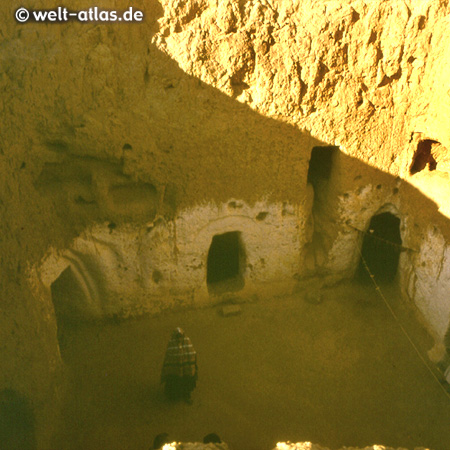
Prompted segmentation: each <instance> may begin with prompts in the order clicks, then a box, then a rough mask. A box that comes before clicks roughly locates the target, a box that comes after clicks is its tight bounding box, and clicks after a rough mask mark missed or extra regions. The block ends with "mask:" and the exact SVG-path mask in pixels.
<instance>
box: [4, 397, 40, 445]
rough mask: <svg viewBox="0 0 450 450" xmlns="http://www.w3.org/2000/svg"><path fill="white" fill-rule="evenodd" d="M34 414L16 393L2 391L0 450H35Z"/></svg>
mask: <svg viewBox="0 0 450 450" xmlns="http://www.w3.org/2000/svg"><path fill="white" fill-rule="evenodd" d="M36 448H37V447H36V438H35V430H34V414H33V411H32V409H31V407H30V405H29V404H28V402H27V400H26V399H25V398H23V397H22V396H21V395H20V394H18V393H17V392H16V391H14V390H11V389H4V390H3V391H0V449H4V450H35V449H36Z"/></svg>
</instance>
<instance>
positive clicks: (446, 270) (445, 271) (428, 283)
mask: <svg viewBox="0 0 450 450" xmlns="http://www.w3.org/2000/svg"><path fill="white" fill-rule="evenodd" d="M401 286H402V290H403V292H404V293H405V294H406V295H407V296H408V297H409V298H410V299H411V300H412V301H414V303H415V304H416V305H417V307H418V308H419V310H420V312H421V313H422V315H423V317H424V319H425V320H426V322H427V325H428V328H429V329H430V330H431V331H432V332H434V335H435V336H434V337H435V340H436V345H437V346H439V345H441V347H443V342H444V338H445V334H446V332H447V330H448V327H449V323H450V245H449V244H448V243H446V242H445V239H444V237H443V236H442V233H441V232H440V230H439V229H438V228H437V227H435V226H434V225H432V224H430V225H429V226H428V228H427V229H426V230H425V232H424V234H423V239H422V242H421V245H420V249H419V252H417V253H410V254H409V255H405V257H404V270H403V271H402V276H401ZM438 359H439V358H438Z"/></svg>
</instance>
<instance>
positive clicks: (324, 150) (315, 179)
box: [307, 147, 338, 188]
mask: <svg viewBox="0 0 450 450" xmlns="http://www.w3.org/2000/svg"><path fill="white" fill-rule="evenodd" d="M337 149H338V147H314V148H313V149H312V151H311V159H310V160H309V168H308V178H307V182H308V183H311V184H312V185H313V186H314V188H317V185H318V184H319V183H320V182H321V181H327V180H329V179H330V175H331V169H332V166H333V155H334V154H335V152H336V151H337Z"/></svg>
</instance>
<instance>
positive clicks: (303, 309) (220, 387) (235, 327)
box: [56, 283, 450, 450]
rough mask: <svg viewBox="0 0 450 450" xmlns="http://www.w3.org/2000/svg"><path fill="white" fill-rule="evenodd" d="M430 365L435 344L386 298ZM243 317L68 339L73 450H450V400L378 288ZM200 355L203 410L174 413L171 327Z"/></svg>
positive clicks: (394, 299) (351, 288)
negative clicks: (377, 447)
mask: <svg viewBox="0 0 450 450" xmlns="http://www.w3.org/2000/svg"><path fill="white" fill-rule="evenodd" d="M384 292H385V293H386V296H387V298H388V300H389V302H390V303H391V304H392V307H393V308H394V310H395V312H396V314H398V317H399V318H400V322H401V323H402V324H403V326H404V327H405V329H406V330H407V331H408V332H409V333H410V334H411V336H413V339H414V342H415V343H416V345H417V346H418V348H419V349H420V350H421V352H422V353H423V354H425V352H426V350H428V349H429V348H430V347H431V346H432V341H431V339H430V338H429V336H428V335H427V333H426V332H425V331H424V329H423V328H422V327H421V326H420V324H419V323H418V322H417V321H416V320H415V319H414V314H413V311H412V310H411V309H410V308H409V307H407V306H405V304H404V303H402V301H401V300H400V298H399V296H398V293H397V292H396V289H395V288H393V287H390V288H388V287H386V288H385V289H384ZM322 293H323V297H322V301H321V302H320V303H314V302H311V301H307V298H306V296H305V293H304V292H299V293H298V294H295V295H292V296H290V297H286V298H285V297H283V298H274V299H272V300H270V301H257V302H252V303H245V304H242V305H241V308H242V313H241V314H240V315H237V316H230V317H222V316H221V315H220V314H218V308H205V309H200V310H194V311H185V312H178V313H170V314H164V315H161V316H158V317H151V318H149V317H147V318H141V319H139V320H129V321H126V322H122V323H116V324H112V323H111V324H103V325H102V326H98V325H97V326H93V325H91V326H84V327H80V328H78V329H76V330H75V329H74V330H71V331H69V330H68V331H66V337H65V338H66V346H65V349H64V353H63V356H64V358H65V361H66V363H67V370H68V372H69V374H70V379H71V385H72V388H71V390H70V395H69V398H68V400H67V402H66V404H65V408H64V418H65V420H64V421H65V426H64V427H63V428H62V429H61V432H60V435H59V437H58V442H57V444H56V448H58V449H61V450H75V449H77V450H79V449H83V450H90V449H92V450H94V449H95V450H99V449H104V450H116V449H117V450H119V449H120V450H125V449H130V450H131V449H133V450H144V449H145V450H148V449H149V448H151V445H152V442H153V438H154V437H155V435H156V434H158V433H161V432H167V433H169V435H170V437H171V438H172V440H177V441H201V440H202V438H203V436H205V435H206V434H208V433H210V432H216V433H218V434H219V435H220V436H221V438H222V439H223V440H224V441H225V442H227V443H228V444H229V446H230V449H231V450H270V449H272V448H273V447H274V446H275V444H276V442H278V441H291V442H296V441H312V442H315V443H318V444H321V445H324V446H327V447H329V448H331V449H336V448H339V447H341V446H344V445H345V446H361V447H363V446H366V445H373V444H381V445H386V446H392V447H400V446H401V447H407V448H409V449H413V448H414V447H419V446H424V447H430V448H432V449H435V450H448V449H449V448H450V399H449V398H448V397H447V396H446V395H445V392H443V390H442V389H441V387H440V386H439V384H438V383H437V382H436V380H435V379H434V378H433V377H432V376H431V374H430V373H429V371H428V370H427V369H426V367H425V366H424V364H423V362H422V361H421V360H420V359H419V357H418V355H417V354H416V353H415V351H414V349H413V348H412V347H411V344H410V343H409V342H408V340H407V339H406V338H405V336H404V334H403V333H402V331H401V329H400V327H399V325H398V323H397V322H396V320H395V319H394V318H393V316H392V315H391V313H390V312H389V311H388V309H387V308H386V306H385V305H384V303H383V302H382V300H381V299H380V297H379V296H378V294H377V292H376V291H375V290H374V288H373V287H372V286H370V285H366V286H363V285H359V284H355V283H343V284H340V285H338V286H335V287H331V288H326V289H323V290H322ZM176 326H181V327H182V328H184V330H185V331H186V334H187V335H188V336H189V337H190V338H191V340H192V343H193V344H194V347H195V348H196V350H197V353H198V363H199V380H198V385H197V389H196V390H195V391H194V393H193V400H194V402H193V404H192V405H188V404H185V403H167V402H166V401H165V399H164V397H163V395H162V388H161V385H160V384H159V377H160V370H161V366H162V362H163V358H164V352H165V348H166V345H167V341H168V339H169V337H170V334H171V332H172V329H173V328H174V327H176Z"/></svg>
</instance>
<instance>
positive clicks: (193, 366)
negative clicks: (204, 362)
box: [161, 328, 198, 404]
mask: <svg viewBox="0 0 450 450" xmlns="http://www.w3.org/2000/svg"><path fill="white" fill-rule="evenodd" d="M197 371H198V368H197V352H196V351H195V349H194V347H193V345H192V343H191V340H190V339H189V338H188V337H187V336H186V335H185V334H184V331H183V330H182V329H181V328H176V329H175V330H174V331H173V333H172V336H171V338H170V341H169V344H168V345H167V350H166V355H165V357H164V364H163V368H162V371H161V383H165V386H164V393H165V394H166V397H167V398H168V399H169V400H181V399H183V400H184V401H185V402H186V403H189V404H191V403H192V400H191V392H192V391H193V390H194V388H195V386H196V384H197Z"/></svg>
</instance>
